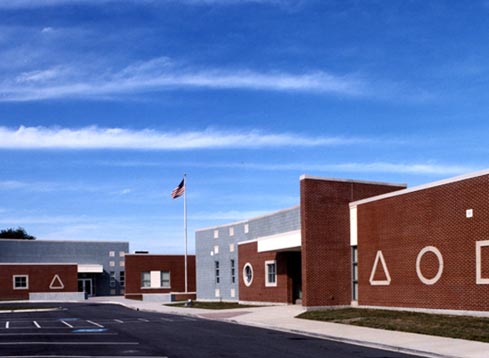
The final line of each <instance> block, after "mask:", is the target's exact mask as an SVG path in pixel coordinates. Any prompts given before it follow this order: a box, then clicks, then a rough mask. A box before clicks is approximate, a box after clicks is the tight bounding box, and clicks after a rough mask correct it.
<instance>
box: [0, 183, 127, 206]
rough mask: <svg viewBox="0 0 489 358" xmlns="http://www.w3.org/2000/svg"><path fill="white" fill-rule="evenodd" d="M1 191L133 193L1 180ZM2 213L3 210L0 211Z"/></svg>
mask: <svg viewBox="0 0 489 358" xmlns="http://www.w3.org/2000/svg"><path fill="white" fill-rule="evenodd" d="M1 190H7V191H12V190H20V191H25V192H33V193H52V192H76V193H96V194H97V195H99V194H101V193H102V194H107V195H110V196H126V195H129V194H131V193H132V192H133V189H130V188H126V187H122V188H121V187H117V186H115V185H114V186H111V185H101V184H97V185H89V184H84V183H73V182H72V181H70V182H69V183H68V182H66V183H64V182H49V181H20V180H0V191H1ZM0 212H1V210H0Z"/></svg>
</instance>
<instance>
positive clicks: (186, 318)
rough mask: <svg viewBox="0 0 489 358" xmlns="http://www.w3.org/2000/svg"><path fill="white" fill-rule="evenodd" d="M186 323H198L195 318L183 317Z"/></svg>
mask: <svg viewBox="0 0 489 358" xmlns="http://www.w3.org/2000/svg"><path fill="white" fill-rule="evenodd" d="M182 318H183V319H184V320H185V321H197V320H196V319H195V318H190V317H182Z"/></svg>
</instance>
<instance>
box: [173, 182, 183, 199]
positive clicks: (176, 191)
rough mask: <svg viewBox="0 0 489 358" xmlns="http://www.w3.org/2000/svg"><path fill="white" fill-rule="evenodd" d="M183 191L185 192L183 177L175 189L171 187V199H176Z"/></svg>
mask: <svg viewBox="0 0 489 358" xmlns="http://www.w3.org/2000/svg"><path fill="white" fill-rule="evenodd" d="M184 192H185V179H182V181H181V182H180V184H178V186H177V187H176V188H175V189H173V191H172V192H171V197H172V198H173V199H176V198H178V197H180V196H182V195H183V193H184Z"/></svg>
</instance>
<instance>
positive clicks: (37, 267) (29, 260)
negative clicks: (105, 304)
mask: <svg viewBox="0 0 489 358" xmlns="http://www.w3.org/2000/svg"><path fill="white" fill-rule="evenodd" d="M128 252H129V243H128V242H116V241H62V240H59V241H58V240H10V239H2V240H0V299H70V300H71V299H83V298H84V297H85V296H109V295H120V294H123V293H124V289H125V287H124V286H125V255H126V254H127V253H128Z"/></svg>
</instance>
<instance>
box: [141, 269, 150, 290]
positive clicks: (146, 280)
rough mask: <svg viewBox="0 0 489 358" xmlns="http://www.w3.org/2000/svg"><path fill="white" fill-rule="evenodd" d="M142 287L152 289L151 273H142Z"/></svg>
mask: <svg viewBox="0 0 489 358" xmlns="http://www.w3.org/2000/svg"><path fill="white" fill-rule="evenodd" d="M141 287H144V288H147V287H151V274H150V273H149V272H141Z"/></svg>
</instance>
